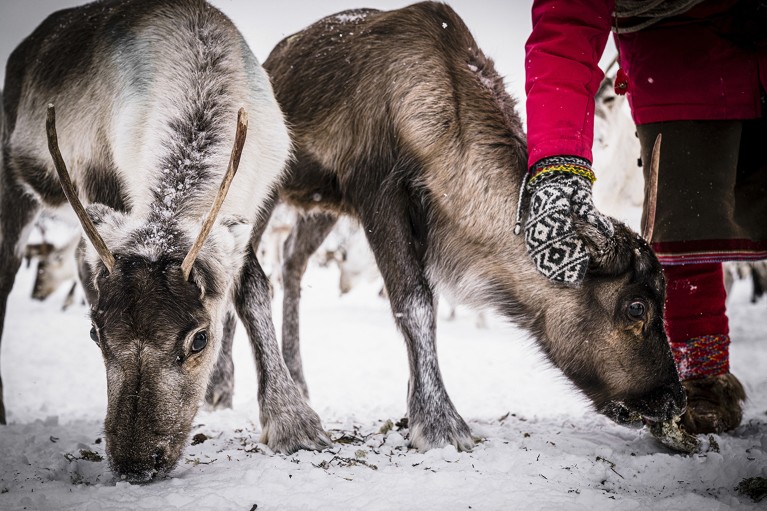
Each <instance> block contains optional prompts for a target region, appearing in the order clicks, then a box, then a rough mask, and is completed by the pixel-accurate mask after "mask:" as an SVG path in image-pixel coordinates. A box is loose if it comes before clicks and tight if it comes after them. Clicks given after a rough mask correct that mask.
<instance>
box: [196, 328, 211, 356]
mask: <svg viewBox="0 0 767 511" xmlns="http://www.w3.org/2000/svg"><path fill="white" fill-rule="evenodd" d="M207 344H208V334H207V333H205V331H204V330H203V331H201V332H197V333H196V334H194V339H193V340H192V353H199V352H200V351H202V350H203V349H205V346H207Z"/></svg>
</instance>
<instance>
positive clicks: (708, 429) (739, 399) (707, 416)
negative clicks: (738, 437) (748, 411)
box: [682, 373, 746, 435]
mask: <svg viewBox="0 0 767 511" xmlns="http://www.w3.org/2000/svg"><path fill="white" fill-rule="evenodd" d="M682 385H683V386H684V389H685V391H686V392H687V411H686V412H685V413H684V415H683V416H682V426H684V429H685V430H686V431H688V432H689V433H691V434H693V435H698V434H703V433H722V432H723V431H729V430H731V429H735V428H736V427H737V426H738V425H739V424H740V421H741V419H742V418H743V404H742V403H743V401H744V400H745V399H746V392H745V390H743V385H741V383H740V382H739V381H738V379H737V378H736V377H735V376H734V375H732V374H730V373H727V374H723V375H720V376H710V377H708V378H701V379H696V380H685V381H683V382H682Z"/></svg>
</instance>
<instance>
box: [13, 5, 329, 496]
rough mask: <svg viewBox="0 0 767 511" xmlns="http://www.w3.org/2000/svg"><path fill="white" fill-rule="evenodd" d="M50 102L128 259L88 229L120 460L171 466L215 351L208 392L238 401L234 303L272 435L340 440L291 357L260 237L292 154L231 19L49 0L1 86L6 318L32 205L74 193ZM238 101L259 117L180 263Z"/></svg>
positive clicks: (124, 469)
mask: <svg viewBox="0 0 767 511" xmlns="http://www.w3.org/2000/svg"><path fill="white" fill-rule="evenodd" d="M62 56H65V58H62ZM49 102H52V103H54V104H55V105H56V107H57V111H58V115H57V117H58V122H57V128H58V133H59V145H60V148H61V152H62V154H63V155H64V159H65V162H66V164H67V167H69V168H70V169H71V177H72V181H73V182H74V186H75V189H76V194H77V195H79V197H80V200H82V201H83V202H85V203H86V204H88V203H90V204H91V206H90V207H89V208H88V214H89V216H90V218H91V220H92V221H93V223H95V224H96V230H97V231H99V233H100V236H101V237H102V238H103V240H104V241H105V245H106V250H107V251H108V252H111V254H112V255H113V256H114V260H115V262H114V264H105V263H103V262H102V259H104V256H103V255H102V254H101V252H99V253H98V254H97V253H96V251H95V250H94V249H93V247H92V246H91V244H90V243H87V244H86V246H87V249H86V252H87V253H86V254H85V255H84V257H81V258H80V269H81V273H82V277H83V281H84V284H85V288H86V291H87V294H88V299H89V301H90V303H91V307H92V314H91V320H92V327H91V333H90V336H91V338H92V339H93V341H95V342H96V344H97V345H98V347H99V348H100V349H101V352H102V355H103V357H104V362H105V365H106V369H107V386H108V398H109V399H108V410H107V418H106V421H105V432H106V439H107V454H108V455H109V459H110V462H111V465H112V468H113V469H114V470H115V472H116V473H117V474H120V475H125V476H127V477H128V478H129V479H131V480H134V481H139V482H143V481H147V480H149V479H151V478H152V477H155V476H156V475H158V474H163V473H166V472H168V471H169V470H171V469H172V468H173V466H174V465H175V463H176V462H177V460H178V458H179V456H180V454H181V452H182V450H183V448H184V446H185V441H186V438H187V436H188V433H189V430H190V427H191V421H192V419H193V417H194V415H195V413H196V411H197V408H198V404H199V402H200V401H201V400H203V399H204V397H205V394H206V389H207V387H208V382H209V379H210V375H211V372H212V371H213V369H214V366H216V361H217V358H218V355H219V353H224V355H225V357H224V359H222V360H223V362H221V363H220V364H219V365H218V367H217V368H216V371H215V375H216V376H219V377H221V376H223V378H216V379H215V380H214V384H220V386H215V385H214V388H213V389H211V390H209V391H208V401H209V403H210V404H211V405H214V406H215V405H220V404H226V403H227V402H229V403H230V402H231V386H230V385H228V384H227V383H228V380H230V379H231V360H227V357H226V356H228V357H229V359H230V358H231V354H230V350H231V340H232V335H233V328H234V317H233V315H232V311H231V309H232V308H234V309H236V311H237V313H238V315H239V317H240V319H241V320H242V321H243V323H244V324H245V327H246V329H247V330H248V334H249V337H250V340H251V341H252V345H253V351H254V355H255V359H256V366H257V369H258V371H259V375H260V379H259V400H260V401H259V402H260V405H261V406H260V409H261V422H262V426H263V437H262V440H263V441H264V442H267V443H268V444H269V445H270V446H272V447H273V448H274V449H276V450H282V451H292V450H295V449H297V448H299V447H317V446H322V445H326V444H327V443H328V442H329V440H328V438H327V436H326V434H325V433H324V431H323V430H322V427H321V425H320V422H319V419H318V417H317V416H316V414H315V413H314V412H313V411H312V410H311V409H310V408H309V407H308V405H306V404H305V403H304V402H303V401H302V400H301V398H300V393H299V391H298V389H297V387H296V386H295V384H294V383H293V382H292V381H291V380H290V377H289V376H288V374H287V370H286V368H285V366H284V363H283V362H282V359H281V357H280V354H279V350H278V347H277V343H276V340H275V337H274V332H273V326H272V324H271V317H270V311H269V291H268V283H267V281H266V278H265V276H264V275H263V272H262V270H261V267H260V265H259V264H258V261H257V260H256V256H255V251H254V250H255V249H254V246H253V244H252V243H251V238H250V224H251V223H253V222H255V221H256V220H258V219H259V215H260V214H261V212H262V205H263V204H264V202H265V200H266V198H267V197H268V196H269V195H270V194H271V193H272V188H273V186H274V185H275V183H276V182H277V181H278V180H279V178H280V176H281V174H282V172H283V170H284V164H285V161H286V159H287V157H288V153H289V147H290V141H289V137H288V131H287V129H286V127H285V124H284V121H283V117H282V113H281V111H280V108H279V106H278V105H277V103H276V101H275V99H274V95H273V93H272V89H271V86H270V84H269V80H268V78H267V77H266V75H265V73H264V72H263V70H262V69H261V67H260V66H259V64H258V62H257V61H256V59H255V57H254V56H253V54H252V53H251V51H250V49H249V48H248V47H247V44H246V43H245V40H244V39H243V37H242V36H241V34H240V33H239V32H238V31H237V29H236V28H235V26H234V25H233V24H232V22H231V21H230V20H229V19H227V18H226V17H225V16H224V15H223V14H222V13H221V12H219V11H218V10H216V9H215V8H213V7H212V6H210V5H209V4H207V3H205V2H204V1H202V0H163V1H156V0H127V1H115V0H105V1H100V2H94V3H91V4H87V5H84V6H81V7H76V8H73V9H67V10H64V11H60V12H57V13H55V14H53V15H51V16H50V17H49V18H48V19H46V20H45V21H44V22H43V23H42V24H41V25H40V26H39V27H38V28H37V29H36V30H35V31H34V32H33V33H32V34H31V35H30V36H29V37H28V38H27V39H25V40H24V41H23V42H22V43H21V44H20V45H19V47H18V48H17V49H16V50H15V51H14V52H13V54H12V55H11V57H10V59H9V61H8V66H7V72H6V82H5V97H4V103H3V104H4V110H5V120H6V127H5V132H4V134H3V139H2V151H3V157H4V162H5V165H4V167H3V168H2V174H1V175H0V180H1V181H0V234H1V235H2V244H0V290H1V291H2V294H1V295H0V306H2V308H3V309H2V310H1V311H0V312H2V314H0V320H2V319H4V312H5V309H4V308H5V303H6V300H7V296H8V293H9V292H10V289H11V286H12V285H13V280H14V275H15V273H16V271H17V269H18V267H19V264H20V260H21V255H22V254H23V247H24V244H25V242H26V235H27V232H28V230H29V228H30V226H31V224H32V222H33V221H34V219H35V217H36V216H37V214H38V212H39V210H40V209H41V208H42V207H61V206H65V197H64V195H63V193H62V188H61V185H60V183H59V179H58V178H57V176H56V173H55V172H54V170H53V165H52V161H51V155H50V154H49V150H48V145H47V140H46V130H45V126H46V124H45V115H46V105H47V104H48V103H49ZM241 107H244V109H245V110H246V111H247V112H248V113H249V114H250V120H251V122H250V123H249V128H248V131H249V133H248V134H247V138H246V140H245V145H244V150H243V153H242V158H241V165H240V170H239V172H238V174H237V175H236V176H235V179H234V182H233V186H232V190H231V193H230V194H229V196H228V197H227V198H226V201H225V202H224V205H223V208H222V210H221V212H220V214H219V216H218V217H217V221H216V223H215V224H214V225H213V228H212V231H211V233H210V235H209V236H208V238H207V239H206V240H205V243H204V245H203V248H202V251H201V252H200V253H199V255H198V256H197V258H196V259H195V260H194V265H193V266H192V267H191V269H190V270H189V273H187V272H186V270H184V271H182V267H181V262H182V260H183V259H184V258H185V254H187V253H189V252H190V247H191V245H192V242H193V241H194V239H195V237H196V236H197V234H198V233H199V232H200V229H201V221H202V217H203V216H204V215H205V214H206V213H207V212H208V210H209V209H210V208H211V205H212V203H213V201H214V197H215V196H216V194H217V190H218V188H219V184H220V183H221V181H222V176H223V175H224V173H225V172H226V170H227V162H228V161H229V157H230V153H231V152H232V146H233V140H234V135H235V125H236V122H235V120H236V118H237V116H236V114H237V111H238V109H239V108H241ZM256 239H257V238H256ZM80 253H81V256H82V251H81V252H80ZM107 260H109V258H107ZM110 266H111V267H110ZM84 334H85V332H84ZM84 337H85V335H84ZM1 404H2V401H1V400H0V405H1ZM4 420H5V417H4V415H2V408H1V407H0V422H4Z"/></svg>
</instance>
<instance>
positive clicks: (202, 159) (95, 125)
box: [6, 0, 290, 253]
mask: <svg viewBox="0 0 767 511" xmlns="http://www.w3.org/2000/svg"><path fill="white" fill-rule="evenodd" d="M84 17H85V18H88V20H89V21H88V25H87V26H89V27H90V30H87V31H83V30H82V27H83V22H82V18H84ZM51 25H53V26H60V27H61V29H60V30H52V29H51V28H50V26H51ZM69 27H76V28H79V32H76V33H75V32H74V28H72V29H71V31H70V28H69ZM70 32H72V33H70ZM60 52H66V53H68V56H69V57H70V58H71V61H70V68H68V69H65V70H59V71H58V72H57V73H56V74H55V75H54V74H53V73H52V72H50V73H49V72H48V71H46V69H45V66H46V65H48V66H49V64H47V63H46V62H45V60H46V58H47V57H46V55H52V54H54V53H60ZM15 53H17V55H15V56H12V57H11V60H9V74H8V75H9V76H11V74H16V75H20V76H22V77H26V76H30V77H34V79H24V78H22V79H21V80H15V81H13V79H12V82H11V83H10V86H9V82H8V80H7V82H6V89H10V90H11V94H10V95H12V96H13V97H12V98H10V103H11V105H12V107H13V108H12V110H13V112H11V114H12V115H10V116H9V117H11V119H12V121H13V122H12V126H9V128H10V130H12V135H11V142H10V147H11V150H10V154H11V156H12V159H15V160H17V161H21V160H24V162H27V163H30V162H31V163H32V165H28V164H27V165H23V167H25V168H26V167H29V168H32V169H33V170H31V171H29V172H30V175H31V174H33V173H34V172H37V173H38V174H40V172H39V170H38V169H40V168H43V169H45V173H44V174H45V179H46V180H47V182H50V184H45V186H41V185H39V182H40V181H41V180H42V179H40V178H36V179H28V180H27V181H28V183H27V184H28V186H29V187H30V188H31V191H32V192H34V193H35V195H36V196H38V197H39V198H40V199H41V201H42V202H43V203H44V204H48V205H53V206H58V205H61V204H62V202H63V197H61V194H60V192H58V195H56V193H53V192H51V193H48V192H47V191H48V190H59V187H57V186H56V184H57V178H56V177H55V172H54V170H53V166H52V164H51V162H50V156H49V154H48V150H47V142H46V140H45V132H44V129H43V128H42V127H43V126H44V116H45V105H46V104H47V103H48V102H53V103H54V104H55V105H56V107H57V114H58V115H57V124H58V132H59V144H60V147H61V151H62V154H63V156H64V159H65V161H66V163H67V166H68V167H69V170H70V174H71V176H72V180H73V182H74V183H75V185H76V187H77V189H78V193H79V195H80V196H81V199H82V200H83V202H84V203H86V204H87V203H89V202H101V203H104V204H107V205H108V206H110V207H111V208H113V209H117V210H122V211H129V212H130V216H131V222H130V226H131V227H133V228H134V229H133V230H134V231H135V236H134V239H133V240H132V241H134V242H138V243H139V244H142V243H143V244H145V245H147V246H151V247H153V248H152V251H154V252H158V253H165V252H168V251H172V250H173V248H174V247H177V246H178V245H179V243H186V244H187V245H186V248H188V244H190V243H191V241H190V240H189V239H184V236H181V232H182V231H185V230H188V229H195V228H198V227H199V221H200V219H201V217H202V216H203V215H205V213H207V211H208V209H209V208H210V205H211V203H212V201H213V197H214V196H215V194H216V191H217V189H218V186H219V184H220V182H221V178H222V176H223V175H224V173H225V171H226V167H227V162H228V159H229V153H230V151H231V148H232V142H233V139H234V132H235V124H236V118H237V110H238V109H239V108H240V107H244V108H245V109H246V110H247V111H248V112H249V113H250V115H251V127H250V130H249V131H250V136H249V137H248V138H247V140H246V144H245V148H244V151H243V157H242V163H241V166H240V171H239V172H238V175H237V176H236V179H235V181H234V183H233V186H232V189H231V192H230V194H229V196H228V197H227V200H226V201H225V203H224V206H223V209H222V211H221V214H220V215H221V216H226V215H237V216H240V217H243V218H244V219H245V220H247V221H250V222H252V221H254V220H255V219H256V218H257V216H258V214H259V208H260V206H261V205H262V204H263V202H264V200H265V198H266V196H267V194H268V193H269V191H270V189H271V187H272V186H274V184H275V181H276V180H277V178H278V176H279V175H280V173H281V172H282V170H283V166H284V161H285V158H286V157H287V154H288V152H289V145H290V142H289V136H288V133H287V130H286V128H285V127H284V122H283V120H282V114H281V112H280V110H279V107H278V105H277V104H276V102H275V101H273V100H270V99H269V98H271V97H272V93H271V85H270V84H269V80H268V78H267V77H266V75H265V74H264V73H262V72H260V69H258V66H257V62H256V60H255V57H254V56H253V55H252V53H251V52H250V50H249V49H248V47H247V45H246V43H245V41H244V40H243V39H242V36H241V35H240V34H239V32H238V31H237V29H236V28H235V27H234V25H233V24H232V23H231V21H229V20H228V19H227V18H226V17H225V16H224V15H223V14H222V13H221V12H219V11H218V10H216V9H215V8H213V7H212V6H210V5H209V4H207V3H206V2H204V1H203V0H171V1H167V2H155V1H154V0H128V1H125V2H114V1H104V2H94V3H93V4H89V5H88V6H85V7H83V8H79V9H77V10H71V11H70V10H67V11H60V12H58V13H55V14H53V15H52V16H51V17H49V18H48V20H46V21H45V22H44V23H43V24H42V25H41V26H40V27H39V28H38V29H37V31H36V32H35V33H33V34H32V36H30V37H29V38H28V39H27V40H26V41H25V42H24V43H23V44H22V45H21V46H19V48H18V49H17V50H16V52H15ZM25 54H26V55H25ZM41 54H42V55H43V57H42V58H39V59H38V60H40V61H41V62H43V63H42V64H39V65H37V64H32V65H30V66H27V65H26V64H25V62H27V61H29V58H25V57H26V56H27V55H36V56H39V55H41ZM25 66H26V67H25ZM7 99H8V98H7ZM8 103H9V101H6V104H8ZM17 111H18V112H23V113H24V114H23V115H22V114H20V115H18V116H16V115H15V114H16V112H17ZM10 130H9V131H10ZM19 166H20V167H22V165H19ZM22 174H23V173H22ZM24 177H26V176H24ZM105 189H107V190H111V193H104V190H105ZM140 225H143V227H142V228H141V229H139V231H136V230H135V229H137V228H138V226H140ZM190 235H191V236H192V237H193V236H194V232H193V233H191V234H190ZM136 238H137V239H136ZM187 238H188V236H187ZM106 241H107V242H108V243H109V242H110V240H106ZM112 241H113V242H116V243H117V244H118V245H122V244H123V240H112ZM110 246H113V245H110ZM115 248H117V247H115Z"/></svg>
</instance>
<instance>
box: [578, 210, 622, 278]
mask: <svg viewBox="0 0 767 511" xmlns="http://www.w3.org/2000/svg"><path fill="white" fill-rule="evenodd" d="M610 220H611V221H612V223H613V227H614V229H615V234H614V235H613V236H607V235H606V234H605V233H603V232H602V231H601V230H600V229H598V228H597V227H596V226H594V225H592V224H590V223H588V222H586V221H584V220H581V219H575V220H574V222H575V230H576V231H577V232H578V234H579V235H580V236H581V238H582V239H583V240H584V241H585V242H586V250H588V252H589V256H590V263H589V269H588V273H589V274H590V275H595V276H613V275H618V274H620V273H623V272H625V271H626V270H627V269H628V267H629V265H630V264H631V253H630V250H631V248H630V247H631V245H630V244H627V243H624V242H623V241H625V235H626V233H625V231H628V228H627V227H626V226H625V225H623V224H622V223H620V222H617V221H615V220H613V219H610Z"/></svg>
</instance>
